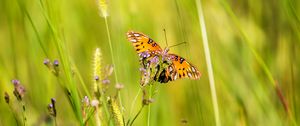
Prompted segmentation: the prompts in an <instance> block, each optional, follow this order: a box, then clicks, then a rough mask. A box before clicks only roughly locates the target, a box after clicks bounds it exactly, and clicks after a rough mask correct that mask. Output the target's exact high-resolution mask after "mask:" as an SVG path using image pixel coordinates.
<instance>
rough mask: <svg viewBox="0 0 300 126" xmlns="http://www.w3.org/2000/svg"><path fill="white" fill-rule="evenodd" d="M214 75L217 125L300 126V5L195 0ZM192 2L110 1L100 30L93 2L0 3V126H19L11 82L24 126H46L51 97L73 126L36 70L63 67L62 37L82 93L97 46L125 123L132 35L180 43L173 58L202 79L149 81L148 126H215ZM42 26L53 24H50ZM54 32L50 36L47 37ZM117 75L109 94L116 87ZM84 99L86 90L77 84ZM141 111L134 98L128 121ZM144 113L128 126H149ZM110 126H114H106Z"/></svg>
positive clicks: (60, 97) (278, 0)
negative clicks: (18, 90) (19, 97)
mask: <svg viewBox="0 0 300 126" xmlns="http://www.w3.org/2000/svg"><path fill="white" fill-rule="evenodd" d="M200 6H201V7H202V10H203V12H204V19H205V21H206V31H207V37H208V42H209V46H210V55H211V58H212V65H213V71H214V75H215V77H214V79H215V84H216V92H217V98H218V103H219V104H218V107H219V111H220V122H221V124H222V125H224V126H233V125H242V126H244V125H255V126H260V125H261V126H275V125H278V126H281V125H284V126H286V125H297V124H299V123H300V115H299V114H300V108H299V106H300V94H299V91H300V85H299V83H300V82H299V81H300V80H299V69H300V67H299V65H300V59H299V54H300V2H299V1H297V0H263V1H261V0H242V1H238V0H201V5H200ZM200 6H199V5H197V4H196V1H195V0H109V1H107V7H108V14H109V16H108V17H107V23H108V28H109V31H110V35H111V42H112V49H113V55H114V57H112V54H111V52H110V47H109V41H108V36H107V31H106V25H105V20H104V18H103V16H101V14H100V13H99V6H98V4H97V2H96V1H95V0H51V1H49V0H1V1H0V97H1V100H0V125H3V126H7V125H16V122H15V120H14V117H13V114H12V112H11V109H10V108H9V106H8V105H7V104H6V103H5V100H4V92H8V93H9V94H10V96H11V103H12V106H14V108H15V109H16V111H20V110H19V109H20V108H19V107H18V106H19V103H18V102H17V101H16V99H14V97H13V94H12V91H13V88H14V87H13V84H12V83H11V80H12V79H18V80H20V81H21V83H22V84H23V85H24V86H25V88H26V91H27V92H26V95H25V97H24V102H25V104H26V106H27V109H26V115H27V119H28V121H27V124H28V125H47V123H46V121H45V120H44V118H45V116H46V115H47V114H48V112H47V105H48V104H49V103H50V98H56V100H57V111H58V116H57V123H58V125H79V124H80V123H78V121H77V120H76V117H75V115H74V113H73V112H72V108H71V105H70V104H69V102H68V100H67V96H66V95H65V94H64V93H63V89H62V88H61V86H59V85H60V84H59V82H58V81H57V78H56V77H55V76H53V75H52V74H51V72H50V71H49V69H47V67H45V65H44V64H43V60H44V59H45V58H49V59H51V60H54V59H60V54H59V53H58V49H57V46H56V45H55V44H56V43H58V42H57V40H56V39H55V38H60V39H61V41H59V42H60V43H63V45H64V46H65V47H64V49H63V50H64V51H65V52H67V56H68V57H69V60H70V63H71V64H72V65H71V67H72V68H74V67H76V68H77V69H78V73H80V75H81V77H82V80H83V82H84V84H85V85H86V87H88V89H89V90H92V84H93V55H94V52H95V49H96V48H100V49H101V52H102V55H103V58H102V61H103V64H112V58H113V60H114V61H115V67H114V70H115V72H116V75H117V76H118V81H119V83H122V84H123V85H124V88H123V89H122V90H121V94H120V95H121V100H122V104H123V107H124V108H123V112H124V115H123V116H124V119H125V121H126V120H127V119H128V118H129V117H130V116H131V118H132V116H133V115H130V108H131V105H132V103H133V100H134V97H135V96H136V95H137V92H138V90H139V89H140V85H139V80H140V72H139V62H138V55H137V54H136V52H135V50H134V49H133V47H132V45H131V43H130V42H128V41H127V39H126V32H127V31H129V30H134V31H139V32H143V33H145V34H147V35H148V36H150V37H151V38H152V39H154V40H155V41H157V42H158V44H159V45H160V46H161V47H166V42H165V41H166V39H165V37H164V32H163V29H166V36H167V41H168V44H169V45H175V44H178V43H182V42H187V44H183V45H179V46H176V47H172V48H171V50H170V52H172V53H175V54H178V55H180V56H182V57H185V58H186V59H187V60H188V61H189V62H191V63H192V64H194V65H195V66H196V67H197V68H198V69H199V70H200V71H201V73H202V76H201V79H200V80H188V79H182V80H177V81H175V82H170V83H168V84H159V83H155V85H157V86H156V88H155V92H156V93H155V95H154V99H155V102H154V103H152V104H151V118H150V125H152V126H173V125H190V126H196V125H206V126H210V125H215V118H214V110H213V103H212V98H211V90H210V86H209V80H208V74H207V67H206V61H205V54H204V49H203V44H202V42H203V41H202V34H201V29H200V22H199V13H198V11H197V9H199V7H200ZM47 20H49V21H50V22H51V23H52V24H51V25H49V23H48V22H47ZM51 29H54V31H56V33H57V36H55V35H53V34H52V30H51ZM114 77H115V75H113V76H112V77H111V78H110V79H111V86H112V87H114V85H115V84H116V82H115V79H114ZM74 82H75V84H77V85H76V87H77V89H78V92H80V93H79V94H80V96H79V97H81V98H82V97H83V96H84V95H86V94H85V92H84V91H83V88H82V86H80V84H79V83H81V82H80V79H78V77H74ZM140 103H141V95H139V97H138V100H137V103H136V104H135V106H134V109H133V111H134V113H136V112H137V111H138V109H139V108H140V106H141V105H140ZM147 122H148V117H147V109H146V108H145V109H143V110H142V113H141V115H140V116H139V117H138V118H137V120H136V122H135V123H134V125H147ZM90 125H92V124H90ZM111 125H113V124H111Z"/></svg>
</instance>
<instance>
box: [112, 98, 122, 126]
mask: <svg viewBox="0 0 300 126" xmlns="http://www.w3.org/2000/svg"><path fill="white" fill-rule="evenodd" d="M108 103H109V104H110V108H111V111H112V114H113V117H114V120H115V125H116V126H124V122H123V117H122V113H121V110H120V107H119V105H118V103H117V101H116V99H114V98H110V97H108Z"/></svg>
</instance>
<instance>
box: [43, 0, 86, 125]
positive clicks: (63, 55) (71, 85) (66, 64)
mask: <svg viewBox="0 0 300 126" xmlns="http://www.w3.org/2000/svg"><path fill="white" fill-rule="evenodd" d="M40 6H41V8H42V13H43V16H44V18H45V19H46V22H47V24H48V27H49V29H50V31H51V34H52V36H53V38H54V42H55V47H56V49H57V51H58V54H59V56H60V61H61V64H62V68H63V74H64V75H65V77H66V81H67V82H65V85H64V86H65V87H64V88H65V91H66V92H65V93H66V95H67V97H68V100H69V101H70V103H71V105H72V109H73V112H74V113H75V115H76V118H77V119H78V121H79V122H80V124H81V125H82V124H83V118H82V115H81V105H80V98H79V96H78V90H77V87H76V86H77V85H76V83H75V81H74V79H73V77H72V69H71V66H70V63H71V62H70V59H69V57H68V53H67V51H66V49H65V45H64V41H62V39H61V38H60V35H59V33H58V31H57V29H56V28H55V27H54V26H53V23H52V21H51V20H50V18H49V15H48V14H47V13H46V11H45V8H44V6H43V3H42V2H41V1H40Z"/></svg>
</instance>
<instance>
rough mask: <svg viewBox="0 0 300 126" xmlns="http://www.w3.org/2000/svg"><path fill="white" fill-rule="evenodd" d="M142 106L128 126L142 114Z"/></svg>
mask: <svg viewBox="0 0 300 126" xmlns="http://www.w3.org/2000/svg"><path fill="white" fill-rule="evenodd" d="M144 106H145V105H144V104H143V105H142V107H141V108H140V110H139V111H138V113H137V114H136V115H135V116H134V118H133V119H132V121H131V123H130V125H129V126H132V124H133V122H134V121H135V119H136V118H137V117H138V116H139V115H140V113H141V112H142V110H143V108H144Z"/></svg>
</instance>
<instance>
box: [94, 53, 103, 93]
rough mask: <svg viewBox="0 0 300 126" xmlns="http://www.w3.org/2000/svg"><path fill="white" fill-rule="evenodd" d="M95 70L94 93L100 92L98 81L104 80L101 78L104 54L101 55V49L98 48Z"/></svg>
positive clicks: (95, 54) (95, 57)
mask: <svg viewBox="0 0 300 126" xmlns="http://www.w3.org/2000/svg"><path fill="white" fill-rule="evenodd" d="M93 60H94V68H93V71H94V80H95V83H94V91H95V92H97V91H98V84H97V81H98V80H102V78H101V77H102V76H101V74H102V73H101V69H102V65H101V62H102V54H101V50H100V48H96V51H95V53H94V59H93Z"/></svg>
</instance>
